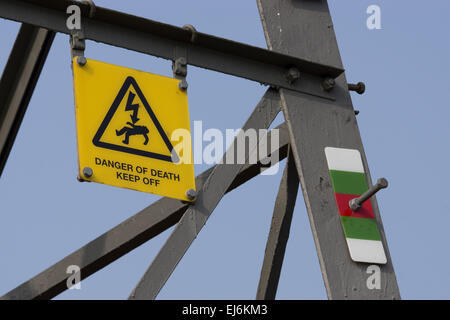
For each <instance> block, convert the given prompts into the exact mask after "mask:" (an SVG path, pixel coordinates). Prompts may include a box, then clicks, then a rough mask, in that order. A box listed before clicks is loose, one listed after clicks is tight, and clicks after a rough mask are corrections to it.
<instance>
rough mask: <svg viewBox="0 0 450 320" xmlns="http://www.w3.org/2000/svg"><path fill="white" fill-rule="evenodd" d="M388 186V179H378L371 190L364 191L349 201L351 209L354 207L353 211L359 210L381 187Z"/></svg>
mask: <svg viewBox="0 0 450 320" xmlns="http://www.w3.org/2000/svg"><path fill="white" fill-rule="evenodd" d="M387 186H388V181H387V180H386V179H385V178H380V179H378V181H377V183H376V184H375V185H374V186H373V187H371V188H370V189H369V190H367V191H366V192H364V193H363V194H362V195H361V196H359V197H358V198H354V199H352V200H350V201H349V202H348V205H349V206H350V209H352V210H353V211H358V210H359V209H360V208H361V206H362V204H363V203H364V202H365V201H367V200H368V199H369V198H370V197H371V196H373V195H374V194H375V193H377V192H378V191H380V190H381V189H384V188H387Z"/></svg>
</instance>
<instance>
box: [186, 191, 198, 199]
mask: <svg viewBox="0 0 450 320" xmlns="http://www.w3.org/2000/svg"><path fill="white" fill-rule="evenodd" d="M196 196H197V192H196V191H195V190H194V189H189V190H188V191H186V197H187V198H188V199H189V200H194V199H195V197H196Z"/></svg>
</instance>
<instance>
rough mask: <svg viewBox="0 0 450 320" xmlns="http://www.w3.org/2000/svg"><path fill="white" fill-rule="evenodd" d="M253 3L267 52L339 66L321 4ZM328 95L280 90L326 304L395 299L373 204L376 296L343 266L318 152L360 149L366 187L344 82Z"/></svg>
mask: <svg viewBox="0 0 450 320" xmlns="http://www.w3.org/2000/svg"><path fill="white" fill-rule="evenodd" d="M257 4H258V7H259V11H260V15H261V20H262V23H263V28H264V32H265V35H266V40H267V44H268V47H269V48H270V49H271V50H274V51H279V52H283V53H286V54H289V55H294V56H297V57H302V58H304V59H308V60H311V61H316V62H319V63H323V64H329V65H334V66H336V67H338V68H341V67H342V62H341V58H340V54H339V49H338V46H337V42H336V37H335V34H334V29H333V23H332V20H331V17H330V13H329V9H328V4H327V1H325V0H316V1H311V0H295V1H285V0H257ZM280 30H282V32H281V31H280ZM332 92H334V94H335V96H336V101H335V102H331V101H329V100H325V99H320V98H316V97H312V96H307V95H304V94H301V93H298V92H294V91H292V90H286V89H280V97H281V101H282V109H283V113H284V116H285V119H286V123H287V126H288V131H289V134H290V139H291V147H292V151H293V154H294V159H295V163H296V166H297V171H298V174H299V178H300V182H301V184H302V192H303V196H304V199H305V203H306V208H307V211H308V214H309V219H310V222H311V228H312V232H313V236H314V240H315V243H316V248H317V253H318V257H319V261H320V265H321V268H322V274H323V278H324V282H325V287H326V290H327V294H328V297H329V298H330V299H399V298H400V293H399V289H398V286H397V281H396V277H395V273H394V269H393V266H392V260H391V257H390V254H389V249H388V245H387V242H386V237H385V233H384V229H383V226H382V223H381V217H380V213H379V210H378V205H377V201H376V199H375V197H373V198H372V199H371V200H372V205H373V209H374V212H375V219H376V221H377V224H378V227H379V230H380V233H381V239H382V242H383V246H384V248H385V251H386V255H387V260H388V261H387V264H385V265H380V268H381V274H380V279H381V289H380V290H378V289H373V290H370V289H368V287H367V285H366V283H367V278H368V277H369V274H367V273H366V272H367V267H368V265H367V264H364V263H357V262H353V261H352V260H351V259H350V255H349V252H348V248H347V244H346V241H345V237H344V233H343V230H342V226H341V222H340V217H339V214H338V209H337V205H336V201H335V198H334V192H333V189H332V185H331V179H330V175H329V172H328V167H327V163H326V158H325V154H324V148H325V147H327V146H330V147H342V148H350V149H357V150H359V151H360V152H361V155H362V157H363V162H364V166H365V170H366V172H367V180H368V184H369V185H371V181H370V174H369V169H368V167H367V160H366V158H365V154H364V150H363V145H362V141H361V136H360V133H359V129H358V125H357V122H356V118H355V114H354V110H353V106H352V102H351V98H350V94H349V91H348V85H347V81H346V79H345V75H341V76H340V77H339V78H337V79H336V86H335V87H334V89H333V90H332Z"/></svg>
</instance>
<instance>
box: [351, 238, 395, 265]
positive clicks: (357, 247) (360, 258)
mask: <svg viewBox="0 0 450 320" xmlns="http://www.w3.org/2000/svg"><path fill="white" fill-rule="evenodd" d="M347 245H348V249H349V251H350V256H351V257H352V260H353V261H357V262H367V263H378V264H385V263H386V262H387V259H386V255H385V253H384V248H383V244H382V243H381V241H375V240H362V239H352V238H347Z"/></svg>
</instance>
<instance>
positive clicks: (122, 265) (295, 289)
mask: <svg viewBox="0 0 450 320" xmlns="http://www.w3.org/2000/svg"><path fill="white" fill-rule="evenodd" d="M95 2H96V4H97V5H99V6H103V7H108V8H111V9H115V10H120V11H124V12H127V13H131V14H135V15H139V16H143V17H146V18H149V19H154V20H158V21H162V22H165V23H170V24H173V25H177V26H182V25H184V24H188V23H189V24H193V25H194V26H195V27H196V28H197V30H199V31H201V32H206V33H210V34H213V35H217V36H221V37H225V38H229V39H232V40H237V41H240V42H246V43H249V44H252V45H255V46H260V47H265V40H264V35H263V31H262V27H261V23H260V20H259V15H258V11H257V7H256V1H228V2H223V1H208V0H201V1H200V0H198V1H190V2H186V1H179V0H166V1H136V0H135V1H117V0H114V1H112V0H109V1H106V0H102V1H100V0H97V1H95ZM329 3H330V8H331V11H332V17H333V21H334V25H335V30H336V33H337V38H338V43H339V47H340V50H341V56H342V59H343V62H344V67H345V69H346V74H347V78H348V80H349V82H358V81H364V82H365V83H366V85H367V92H366V94H364V95H362V96H358V95H356V94H352V97H353V103H354V105H355V109H358V110H360V111H361V113H360V114H359V115H358V118H357V119H358V125H359V128H360V131H361V135H362V139H363V142H364V147H365V152H366V155H367V158H368V161H369V166H370V169H371V174H372V179H377V178H378V177H382V176H384V177H386V178H387V179H388V180H389V183H390V186H389V188H388V189H387V190H383V191H382V192H380V193H379V194H378V195H377V199H378V204H379V207H380V212H381V216H382V219H383V224H384V228H385V231H386V234H387V240H388V244H389V248H390V251H391V256H392V260H393V264H394V268H395V271H396V275H397V280H398V284H399V287H400V293H401V295H402V297H403V298H404V299H449V298H450V289H449V286H450V275H449V273H448V270H449V269H450V258H449V256H448V243H450V236H449V232H448V229H449V225H450V216H449V211H450V197H448V196H447V189H448V183H447V181H448V180H449V178H450V172H449V170H448V167H449V165H448V163H449V157H450V153H449V148H448V146H447V144H448V142H447V141H448V138H447V137H449V136H450V126H449V125H448V121H449V118H450V110H449V109H450V108H449V107H450V105H449V97H448V92H449V89H448V79H449V74H450V60H449V56H450V42H449V40H448V35H447V33H448V30H449V28H448V14H449V12H450V3H449V2H448V1H445V0H435V1H432V2H430V3H425V2H419V1H406V0H397V1H387V0H383V1H381V0H380V1H377V0H371V1H365V0H348V1H336V0H330V1H329ZM372 4H376V5H379V6H380V8H381V13H382V15H381V19H382V29H381V30H368V29H367V28H366V18H367V14H366V8H367V7H368V6H369V5H372ZM18 29H19V24H18V23H15V22H11V21H5V20H2V19H0V38H1V39H2V46H1V48H0V70H2V69H3V67H4V65H5V63H6V60H7V58H8V55H9V51H10V49H11V47H12V45H13V42H14V39H15V37H16V34H17V31H18ZM299 41H301V38H300V39H299ZM86 56H87V57H88V58H92V59H96V60H101V61H105V62H109V63H114V64H118V65H122V66H126V67H130V68H135V69H140V70H145V71H148V72H152V73H157V74H162V75H166V76H171V63H170V62H169V61H166V60H163V59H158V58H154V57H151V56H146V55H143V54H139V53H135V52H132V51H128V50H124V49H119V48H114V47H111V46H107V45H103V44H98V43H94V42H91V41H88V42H87V49H86ZM188 82H189V93H188V95H189V106H190V119H191V126H192V124H193V121H199V120H201V121H203V127H204V129H207V128H218V129H221V130H224V131H225V129H226V128H240V127H241V126H242V124H243V123H244V122H245V120H246V119H247V117H248V116H249V114H250V112H251V111H252V110H253V108H254V106H255V105H256V103H257V102H258V101H259V99H260V97H261V96H262V95H263V93H264V92H265V87H263V86H261V85H260V84H258V83H254V82H250V81H247V80H243V79H239V78H235V77H231V76H227V75H223V74H219V73H215V72H212V71H207V70H203V69H198V68H195V67H189V73H188ZM281 121H283V119H282V118H281V117H280V118H279V119H277V123H280V122H281ZM282 164H283V166H284V161H283V163H282ZM283 166H281V167H280V168H283ZM206 168H207V166H206V165H196V166H195V172H196V174H199V173H201V172H202V171H204V170H205V169H206ZM76 172H77V153H76V133H75V118H74V105H73V89H72V73H71V69H70V51H69V38H68V36H66V35H61V34H59V35H57V36H56V39H55V42H54V44H53V47H52V49H51V51H50V54H49V58H48V60H47V62H46V64H45V67H44V70H43V73H42V74H41V77H40V80H39V82H38V84H37V86H36V90H35V93H34V95H33V97H32V99H31V102H30V105H29V108H28V110H27V113H26V115H25V118H24V121H23V124H22V127H21V129H20V131H19V134H18V136H17V139H16V143H15V145H14V147H13V150H12V152H11V155H10V158H9V161H8V163H7V165H6V167H5V170H4V172H3V175H2V177H1V179H0V194H1V195H2V196H1V208H2V209H1V210H0V212H1V215H0V217H1V218H0V219H1V223H0V250H1V252H2V259H0V293H1V294H3V293H6V292H7V291H9V290H11V289H13V288H14V287H16V286H17V285H19V284H21V283H22V282H24V281H26V280H28V279H29V278H31V277H33V276H35V275H36V274H38V273H39V272H41V271H43V270H44V269H46V268H47V267H49V266H50V265H51V264H53V263H55V262H57V261H59V260H60V259H61V258H63V257H65V256H66V255H67V254H69V253H71V252H73V251H74V250H76V249H78V248H79V247H81V246H83V245H84V244H85V243H87V242H89V241H91V240H93V239H94V238H96V237H97V236H99V235H100V234H102V233H103V232H105V231H107V230H109V229H110V228H112V227H114V226H115V225H117V224H118V223H120V222H122V221H123V220H125V219H127V218H128V217H130V216H132V215H133V214H134V213H136V212H137V211H139V210H140V209H142V208H144V207H146V206H148V205H149V204H151V203H152V202H154V201H155V200H157V199H158V198H159V197H158V196H154V195H150V194H145V193H140V192H137V191H131V190H125V189H119V188H115V187H110V186H105V185H100V184H94V183H90V184H88V183H79V182H78V181H77V180H76ZM281 172H282V170H280V172H279V173H278V174H277V175H273V176H259V177H256V178H255V179H253V180H252V181H250V182H248V183H246V184H245V185H244V186H242V187H241V188H240V189H238V190H239V191H234V192H232V193H230V194H229V195H227V196H225V198H223V200H222V201H221V203H220V204H219V206H218V207H217V209H216V210H215V211H214V213H213V215H212V216H211V218H210V219H209V221H208V223H207V224H206V227H205V228H204V229H203V230H202V231H201V233H200V235H199V236H198V238H197V239H196V240H195V242H194V244H193V245H192V247H191V248H190V250H189V251H188V253H187V254H186V255H185V257H184V258H183V260H182V261H181V263H180V264H179V265H178V267H177V269H176V270H175V272H174V273H173V274H172V276H171V278H170V279H169V281H168V282H167V284H166V286H165V287H164V288H163V290H162V291H161V293H160V295H159V297H158V298H160V299H181V298H186V299H232V298H234V299H253V298H254V297H255V294H256V288H257V285H258V279H259V273H260V269H261V264H262V259H263V255H264V248H265V242H266V237H267V234H268V231H269V227H270V221H271V215H272V210H273V204H274V200H275V197H276V193H277V188H278V184H279V181H280V178H281ZM169 232H170V230H169V231H166V232H165V233H163V234H161V235H160V236H158V237H156V238H154V239H152V240H151V241H149V242H147V243H146V244H144V245H142V246H141V247H139V248H137V249H136V250H134V251H132V252H131V253H129V254H127V255H126V256H124V257H123V258H121V259H119V260H118V261H116V262H114V263H113V264H111V265H110V266H108V267H106V268H104V269H103V270H102V271H100V272H98V273H96V274H94V275H92V276H91V277H89V278H88V279H86V280H84V281H83V282H82V289H81V290H70V291H66V292H65V293H63V294H61V295H60V296H58V298H63V299H123V298H126V297H127V296H128V294H129V293H130V292H131V290H132V289H133V287H134V286H135V284H136V283H137V281H138V280H139V279H140V277H141V276H142V274H143V272H144V271H145V270H146V268H147V267H148V265H149V264H150V262H151V261H152V259H153V257H154V256H155V255H156V253H157V252H158V250H159V248H160V247H161V245H162V244H163V243H164V241H165V239H167V236H168V235H169ZM277 298H279V299H325V298H326V292H325V288H324V285H323V280H322V276H321V272H320V267H319V263H318V259H317V254H316V251H315V246H314V242H313V238H312V234H311V229H310V225H309V221H308V218H307V213H306V210H305V206H304V202H303V197H302V195H301V193H299V196H298V199H297V206H296V209H295V212H294V218H293V223H292V227H291V237H290V239H289V243H288V247H287V250H286V257H285V263H284V266H283V270H282V275H281V279H280V284H279V290H278V295H277Z"/></svg>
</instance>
